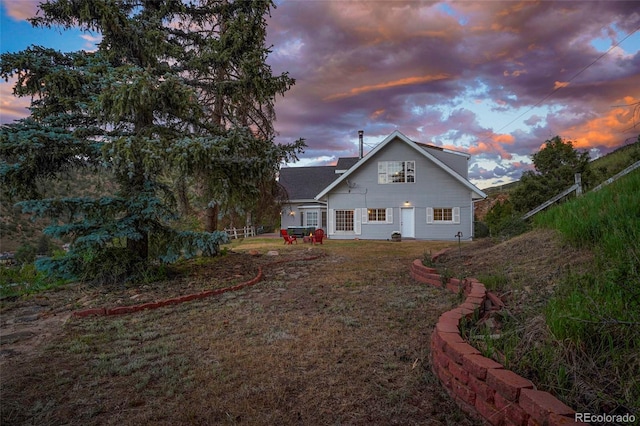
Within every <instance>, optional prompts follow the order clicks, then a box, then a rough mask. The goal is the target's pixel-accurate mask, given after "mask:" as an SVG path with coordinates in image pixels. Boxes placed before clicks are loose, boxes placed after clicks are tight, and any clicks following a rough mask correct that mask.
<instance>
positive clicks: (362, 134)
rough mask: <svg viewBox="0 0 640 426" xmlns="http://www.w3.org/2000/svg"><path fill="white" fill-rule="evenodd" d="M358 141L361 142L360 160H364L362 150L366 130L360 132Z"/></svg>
mask: <svg viewBox="0 0 640 426" xmlns="http://www.w3.org/2000/svg"><path fill="white" fill-rule="evenodd" d="M358 139H359V140H360V156H359V157H358V158H359V159H362V150H363V147H364V130H358Z"/></svg>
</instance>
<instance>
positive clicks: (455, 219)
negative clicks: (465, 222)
mask: <svg viewBox="0 0 640 426" xmlns="http://www.w3.org/2000/svg"><path fill="white" fill-rule="evenodd" d="M434 208H436V209H451V218H452V220H434V219H433V209H434ZM427 223H429V224H433V225H451V224H458V223H460V207H427Z"/></svg>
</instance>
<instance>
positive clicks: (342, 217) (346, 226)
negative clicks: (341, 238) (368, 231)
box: [336, 210, 354, 231]
mask: <svg viewBox="0 0 640 426" xmlns="http://www.w3.org/2000/svg"><path fill="white" fill-rule="evenodd" d="M353 230H354V229H353V210H336V231H353Z"/></svg>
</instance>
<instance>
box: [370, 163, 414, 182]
mask: <svg viewBox="0 0 640 426" xmlns="http://www.w3.org/2000/svg"><path fill="white" fill-rule="evenodd" d="M389 163H403V165H404V171H405V175H404V178H405V181H404V182H393V181H392V180H390V179H389V174H388V172H389V168H388V165H389ZM409 163H412V166H413V167H411V169H412V170H413V172H412V173H411V174H409V173H408V172H407V171H408V170H409V166H408V164H409ZM409 176H412V177H413V182H407V178H408V177H409ZM403 183H404V184H407V183H416V162H415V160H389V161H378V185H388V184H403Z"/></svg>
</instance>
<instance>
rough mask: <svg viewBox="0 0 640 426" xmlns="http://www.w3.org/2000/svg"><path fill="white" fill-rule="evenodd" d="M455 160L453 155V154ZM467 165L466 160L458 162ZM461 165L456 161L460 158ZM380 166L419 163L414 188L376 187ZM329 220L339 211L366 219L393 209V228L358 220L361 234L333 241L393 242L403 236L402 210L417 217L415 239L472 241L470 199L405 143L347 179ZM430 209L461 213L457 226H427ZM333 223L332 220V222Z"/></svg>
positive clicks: (332, 199) (332, 200)
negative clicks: (377, 211)
mask: <svg viewBox="0 0 640 426" xmlns="http://www.w3.org/2000/svg"><path fill="white" fill-rule="evenodd" d="M449 155H455V154H449ZM456 157H459V158H461V159H463V160H464V162H465V165H466V158H464V157H462V156H457V155H456ZM456 159H457V158H456ZM379 161H415V162H416V164H415V182H414V183H389V184H378V162H379ZM327 201H328V206H327V208H328V209H329V216H331V215H332V214H333V213H334V212H335V210H343V209H346V210H355V209H359V210H358V212H359V213H360V215H362V212H363V211H364V212H366V210H367V209H369V208H380V209H383V208H384V209H386V208H392V209H393V210H392V216H393V223H363V222H362V216H361V217H360V221H361V223H360V226H359V228H360V234H358V233H357V232H355V231H354V232H347V233H337V232H334V233H331V231H332V227H331V225H329V234H330V238H335V239H353V238H361V239H380V240H386V239H390V238H391V233H392V232H393V231H400V226H401V225H400V219H401V211H400V209H401V207H405V206H407V207H412V208H413V211H414V223H415V238H416V239H429V240H455V234H456V233H457V232H462V234H463V239H469V238H470V237H471V230H472V228H471V227H472V213H471V209H472V205H471V193H470V191H469V189H468V188H466V187H465V186H464V185H463V184H462V183H460V182H459V181H457V180H456V179H455V178H454V177H452V176H451V175H450V174H449V173H447V172H446V171H444V170H443V169H442V168H441V167H440V166H438V165H436V164H435V163H434V162H432V161H431V160H429V159H428V158H426V157H424V156H423V155H421V154H420V153H418V152H416V150H415V149H413V148H412V147H411V146H409V145H407V144H404V143H390V144H388V145H387V146H385V147H384V148H383V149H382V150H380V151H379V152H378V153H377V154H376V156H375V158H370V159H369V160H368V161H367V162H366V163H364V164H363V165H362V166H361V167H360V168H358V169H357V170H355V171H354V172H353V173H352V174H351V175H350V176H349V179H348V182H342V183H341V184H339V185H338V186H336V187H335V188H333V190H332V191H331V192H330V193H329V194H328V197H327ZM427 207H432V208H433V207H444V208H454V207H458V208H459V209H460V223H458V224H442V223H433V224H427ZM330 220H332V218H330Z"/></svg>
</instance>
